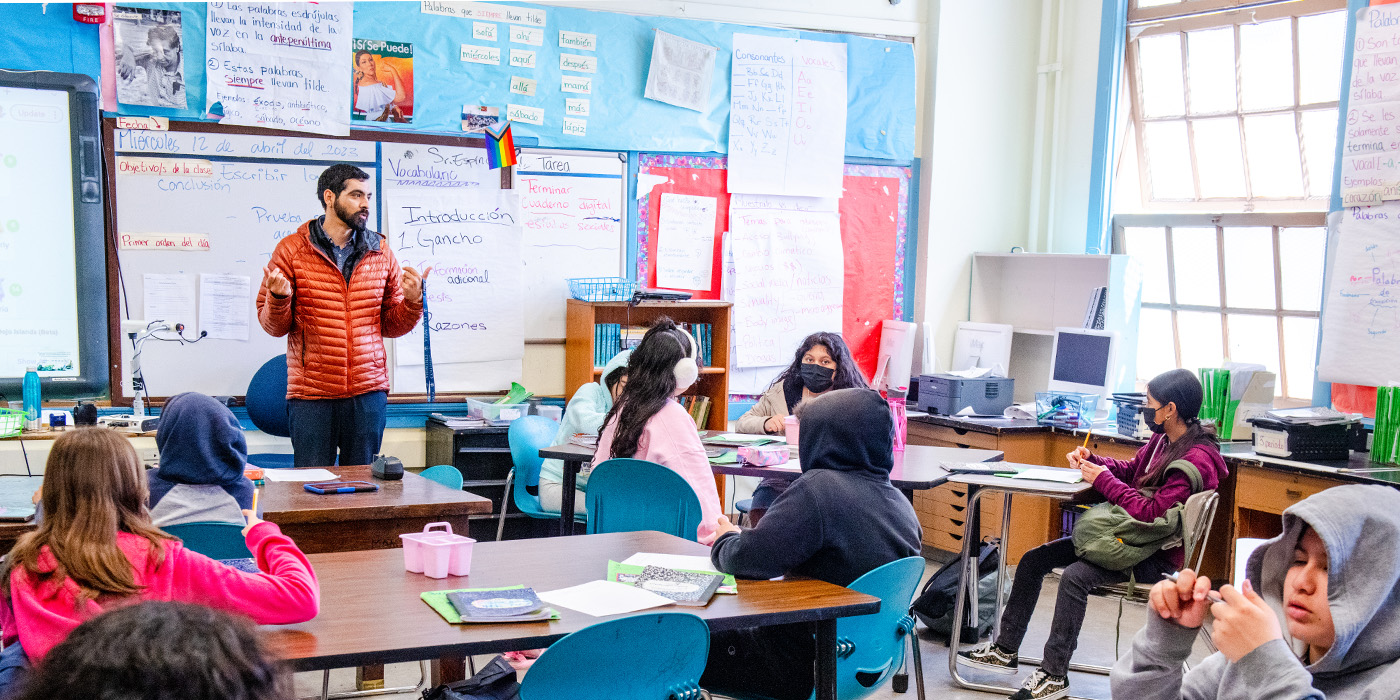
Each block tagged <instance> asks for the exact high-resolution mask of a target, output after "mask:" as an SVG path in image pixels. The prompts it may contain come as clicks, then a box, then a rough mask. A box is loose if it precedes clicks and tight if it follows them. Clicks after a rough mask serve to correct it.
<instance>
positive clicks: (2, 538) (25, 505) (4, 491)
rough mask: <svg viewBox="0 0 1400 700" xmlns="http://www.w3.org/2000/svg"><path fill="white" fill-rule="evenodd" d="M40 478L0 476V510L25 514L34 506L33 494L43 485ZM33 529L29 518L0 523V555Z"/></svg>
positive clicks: (32, 522)
mask: <svg viewBox="0 0 1400 700" xmlns="http://www.w3.org/2000/svg"><path fill="white" fill-rule="evenodd" d="M43 482H44V477H42V476H0V509H4V510H9V509H14V510H16V511H20V512H25V511H30V510H32V508H33V506H34V501H33V498H34V492H35V491H38V490H39V486H40V485H41V484H43ZM34 527H35V525H34V520H33V519H32V518H31V519H30V520H28V521H26V522H18V521H11V522H0V555H4V553H5V552H8V551H10V548H11V547H14V546H15V540H18V539H19V538H20V535H23V534H24V533H26V532H29V531H30V530H33V529H34Z"/></svg>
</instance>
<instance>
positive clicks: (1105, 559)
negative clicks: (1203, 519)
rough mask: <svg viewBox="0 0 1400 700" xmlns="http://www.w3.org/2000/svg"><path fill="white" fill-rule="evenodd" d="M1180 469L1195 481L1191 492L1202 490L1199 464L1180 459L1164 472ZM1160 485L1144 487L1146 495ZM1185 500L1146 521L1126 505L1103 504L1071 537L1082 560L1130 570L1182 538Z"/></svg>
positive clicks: (1082, 520) (1087, 513)
mask: <svg viewBox="0 0 1400 700" xmlns="http://www.w3.org/2000/svg"><path fill="white" fill-rule="evenodd" d="M1173 469H1177V470H1180V471H1181V472H1182V473H1183V474H1185V475H1186V478H1187V479H1188V480H1190V482H1191V493H1193V494H1194V493H1200V491H1201V489H1202V486H1203V483H1202V481H1201V471H1200V470H1199V469H1197V468H1196V465H1194V464H1192V463H1190V462H1188V461H1186V460H1184V459H1178V460H1176V461H1175V462H1172V463H1171V464H1168V465H1167V466H1166V469H1165V470H1164V471H1163V473H1165V472H1167V471H1171V470H1173ZM1156 491H1157V489H1156V488H1150V489H1142V494H1143V495H1144V496H1149V497H1150V496H1151V495H1152V494H1154V493H1156ZM1185 510H1186V504H1185V503H1178V504H1176V505H1174V506H1172V507H1171V508H1170V509H1169V510H1167V512H1165V513H1163V514H1162V515H1160V516H1158V518H1157V519H1156V520H1153V521H1152V522H1150V523H1145V522H1142V521H1140V520H1137V519H1136V518H1134V517H1133V516H1131V515H1129V514H1128V511H1126V510H1124V509H1123V507H1122V506H1116V505H1113V504H1112V503H1099V504H1097V505H1095V506H1094V507H1092V508H1090V509H1089V510H1087V511H1085V512H1084V514H1083V515H1081V516H1079V520H1078V522H1076V523H1075V524H1074V531H1073V532H1072V533H1071V535H1070V537H1071V539H1072V540H1073V541H1074V553H1075V555H1077V556H1078V557H1079V558H1080V559H1083V560H1084V561H1087V562H1089V563H1090V564H1095V565H1097V566H1102V567H1103V568H1105V569H1109V570H1110V571H1130V570H1131V569H1132V568H1133V567H1134V566H1137V565H1138V564H1139V563H1140V562H1142V561H1143V560H1144V559H1147V558H1148V557H1150V556H1152V555H1153V554H1155V553H1156V552H1157V551H1158V550H1160V549H1162V548H1163V547H1166V546H1168V545H1170V544H1172V543H1174V542H1177V541H1179V540H1180V539H1181V536H1182V523H1181V518H1182V513H1183V512H1184V511H1185Z"/></svg>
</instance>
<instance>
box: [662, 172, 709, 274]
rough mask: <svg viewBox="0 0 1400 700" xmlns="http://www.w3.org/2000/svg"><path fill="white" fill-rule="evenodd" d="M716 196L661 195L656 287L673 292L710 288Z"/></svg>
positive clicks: (669, 193)
mask: <svg viewBox="0 0 1400 700" xmlns="http://www.w3.org/2000/svg"><path fill="white" fill-rule="evenodd" d="M717 206H718V203H717V202H716V200H715V198H714V197H700V196H696V195H688V194H676V193H674V192H663V193H661V214H660V216H661V220H660V222H659V223H658V225H657V242H656V284H657V286H659V287H666V288H670V289H699V290H708V289H709V288H710V280H711V279H712V277H711V273H712V272H713V268H714V250H715V212H716V208H717Z"/></svg>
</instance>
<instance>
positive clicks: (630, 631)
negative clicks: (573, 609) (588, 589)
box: [520, 480, 710, 700]
mask: <svg viewBox="0 0 1400 700" xmlns="http://www.w3.org/2000/svg"><path fill="white" fill-rule="evenodd" d="M591 483H592V482H591V480H590V484H591ZM591 488H592V487H591V485H590V490H591ZM709 652H710V628H709V627H708V626H707V625H706V624H705V621H704V620H701V619H700V618H698V617H696V616H694V615H691V614H690V613H675V612H671V613H650V614H643V615H633V616H631V617H624V618H621V619H618V620H610V621H608V622H600V623H598V624H596V625H592V626H590V627H585V628H583V629H581V630H579V631H577V632H574V633H573V634H571V635H569V636H567V637H564V638H563V639H560V640H559V641H557V642H555V643H554V644H553V645H552V646H550V647H549V648H548V649H546V650H545V652H544V653H543V654H541V655H540V658H539V659H537V660H536V661H535V663H534V665H532V666H531V667H530V671H529V672H528V673H526V674H525V680H524V681H522V682H521V683H520V698H521V700H564V699H566V698H567V699H568V700H613V699H614V698H628V699H629V700H700V698H701V694H700V685H699V681H700V674H701V673H703V672H704V671H705V660H706V658H707V657H708V656H709Z"/></svg>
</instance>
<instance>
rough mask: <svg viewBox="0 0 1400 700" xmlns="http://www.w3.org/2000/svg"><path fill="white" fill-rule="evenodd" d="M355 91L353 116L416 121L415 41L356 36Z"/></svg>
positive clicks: (371, 119)
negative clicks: (414, 110) (414, 82)
mask: <svg viewBox="0 0 1400 700" xmlns="http://www.w3.org/2000/svg"><path fill="white" fill-rule="evenodd" d="M352 47H353V50H352V53H351V56H352V57H353V59H354V64H355V65H354V67H353V70H354V80H353V81H352V84H353V89H354V91H355V94H354V96H353V100H352V104H353V106H352V108H351V112H350V117H351V119H355V120H360V121H375V122H396V123H399V124H409V123H411V122H412V121H413V44H409V43H405V42H396V41H383V40H380V39H355V40H354V42H353V44H352Z"/></svg>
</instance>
